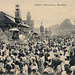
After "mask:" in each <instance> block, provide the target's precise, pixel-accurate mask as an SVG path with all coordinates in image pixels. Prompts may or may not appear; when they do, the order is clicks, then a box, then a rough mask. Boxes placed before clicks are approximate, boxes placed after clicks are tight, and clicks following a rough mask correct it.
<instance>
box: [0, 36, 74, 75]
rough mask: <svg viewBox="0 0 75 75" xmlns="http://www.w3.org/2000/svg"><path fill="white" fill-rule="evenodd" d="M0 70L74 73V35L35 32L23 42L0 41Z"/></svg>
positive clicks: (55, 74)
mask: <svg viewBox="0 0 75 75" xmlns="http://www.w3.org/2000/svg"><path fill="white" fill-rule="evenodd" d="M0 74H9V75H10V74H13V75H17V74H18V75H75V39H74V37H68V36H65V37H64V36H62V37H58V36H54V37H52V38H49V39H41V38H39V36H38V37H37V38H36V37H28V39H27V40H25V41H24V43H21V42H19V41H14V44H12V43H5V42H3V41H0Z"/></svg>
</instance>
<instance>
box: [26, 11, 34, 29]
mask: <svg viewBox="0 0 75 75" xmlns="http://www.w3.org/2000/svg"><path fill="white" fill-rule="evenodd" d="M26 18H27V22H26V23H27V25H29V26H30V27H31V30H33V28H34V21H33V20H31V14H30V12H28V13H27V15H26Z"/></svg>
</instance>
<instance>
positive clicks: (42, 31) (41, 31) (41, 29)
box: [40, 22, 44, 36]
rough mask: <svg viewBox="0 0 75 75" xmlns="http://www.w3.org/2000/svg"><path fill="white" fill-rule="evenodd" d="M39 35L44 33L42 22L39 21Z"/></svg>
mask: <svg viewBox="0 0 75 75" xmlns="http://www.w3.org/2000/svg"><path fill="white" fill-rule="evenodd" d="M40 35H41V36H43V35H44V27H43V26H42V22H41V26H40Z"/></svg>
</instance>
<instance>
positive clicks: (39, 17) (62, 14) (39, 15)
mask: <svg viewBox="0 0 75 75" xmlns="http://www.w3.org/2000/svg"><path fill="white" fill-rule="evenodd" d="M17 3H18V4H19V5H20V11H21V18H22V19H23V20H25V19H26V14H27V12H28V11H29V12H30V13H31V19H32V20H34V27H35V28H37V27H38V28H39V27H40V25H41V22H42V23H43V26H44V27H49V26H52V25H55V24H60V23H61V22H62V21H63V20H64V19H70V20H71V22H72V23H74V20H75V0H62V1H61V0H0V11H3V12H5V13H7V14H9V15H11V16H15V5H16V4H17ZM39 4H40V5H41V4H42V6H37V5H39ZM44 4H45V5H44ZM57 4H65V6H57ZM43 5H44V6H43ZM47 5H48V6H47ZM52 5H55V6H52Z"/></svg>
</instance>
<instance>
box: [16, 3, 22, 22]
mask: <svg viewBox="0 0 75 75" xmlns="http://www.w3.org/2000/svg"><path fill="white" fill-rule="evenodd" d="M20 13H21V12H20V8H19V5H18V4H17V5H16V9H15V22H16V23H21V21H22V19H21V14H20Z"/></svg>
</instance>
